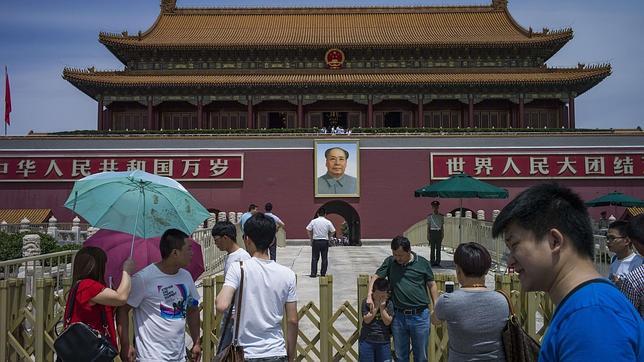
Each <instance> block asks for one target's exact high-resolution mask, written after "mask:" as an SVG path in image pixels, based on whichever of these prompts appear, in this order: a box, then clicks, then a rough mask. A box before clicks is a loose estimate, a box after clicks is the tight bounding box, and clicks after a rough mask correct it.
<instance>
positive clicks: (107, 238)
mask: <svg viewBox="0 0 644 362" xmlns="http://www.w3.org/2000/svg"><path fill="white" fill-rule="evenodd" d="M159 240H161V238H160V237H155V238H148V239H143V238H140V237H136V238H135V239H134V254H133V258H134V262H135V263H136V271H139V270H141V269H143V268H144V267H146V266H148V265H150V264H152V263H156V262H158V261H160V260H161V252H160V251H159ZM188 240H190V241H191V242H192V253H193V256H192V262H191V263H190V265H188V266H187V267H186V268H185V269H186V270H187V271H189V272H190V275H192V279H193V280H196V279H197V278H199V276H201V273H203V272H204V265H203V253H202V251H201V245H199V243H197V242H196V241H195V240H194V239H192V238H189V239H188ZM131 244H132V235H131V234H126V233H122V232H118V231H112V230H107V229H101V230H99V231H98V232H96V234H94V235H92V236H91V237H90V238H89V239H87V240H86V241H85V243H83V246H96V247H99V248H101V249H103V250H104V251H105V253H106V254H107V265H106V266H105V283H106V284H107V285H108V286H109V285H110V284H109V283H110V277H111V278H112V286H113V287H114V289H116V288H117V287H118V285H119V283H120V282H121V270H122V269H121V266H122V265H123V262H124V261H125V260H127V258H128V257H129V256H130V245H131Z"/></svg>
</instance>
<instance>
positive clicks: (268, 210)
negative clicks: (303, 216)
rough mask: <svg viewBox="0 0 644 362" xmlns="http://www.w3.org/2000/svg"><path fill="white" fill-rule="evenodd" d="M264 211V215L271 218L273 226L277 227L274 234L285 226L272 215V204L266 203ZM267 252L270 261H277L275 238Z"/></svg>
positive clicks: (277, 217)
mask: <svg viewBox="0 0 644 362" xmlns="http://www.w3.org/2000/svg"><path fill="white" fill-rule="evenodd" d="M264 210H266V213H265V214H264V215H266V216H269V217H271V218H272V219H273V221H275V225H276V226H277V229H276V232H277V231H279V229H280V228H283V227H284V226H286V225H284V222H283V221H282V219H280V218H279V216H277V215H275V214H273V204H271V203H270V202H267V203H266V205H264ZM268 251H269V252H270V257H271V260H273V261H277V237H275V239H273V243H271V246H270V247H269V248H268Z"/></svg>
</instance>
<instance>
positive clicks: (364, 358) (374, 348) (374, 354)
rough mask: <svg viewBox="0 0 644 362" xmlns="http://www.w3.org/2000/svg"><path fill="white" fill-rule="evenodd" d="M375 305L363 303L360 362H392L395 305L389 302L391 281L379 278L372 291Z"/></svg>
mask: <svg viewBox="0 0 644 362" xmlns="http://www.w3.org/2000/svg"><path fill="white" fill-rule="evenodd" d="M371 297H372V299H373V304H371V305H370V304H368V303H367V299H365V300H364V301H363V302H362V328H361V329H360V342H359V344H358V352H359V355H360V362H390V361H391V343H390V340H391V332H390V331H389V326H390V325H391V321H392V320H393V315H394V303H393V302H392V301H391V300H389V281H387V279H383V278H378V279H376V281H375V282H374V283H373V289H372V290H371Z"/></svg>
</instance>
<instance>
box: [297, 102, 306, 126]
mask: <svg viewBox="0 0 644 362" xmlns="http://www.w3.org/2000/svg"><path fill="white" fill-rule="evenodd" d="M297 127H298V128H304V99H303V98H302V96H298V97H297Z"/></svg>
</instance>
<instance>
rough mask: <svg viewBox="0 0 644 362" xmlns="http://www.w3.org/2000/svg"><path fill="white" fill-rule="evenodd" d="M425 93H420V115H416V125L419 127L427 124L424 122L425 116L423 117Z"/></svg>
mask: <svg viewBox="0 0 644 362" xmlns="http://www.w3.org/2000/svg"><path fill="white" fill-rule="evenodd" d="M423 102H424V100H423V95H422V94H419V95H418V117H416V127H418V128H423V127H425V125H424V124H423V122H424V117H423V112H424V111H423Z"/></svg>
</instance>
